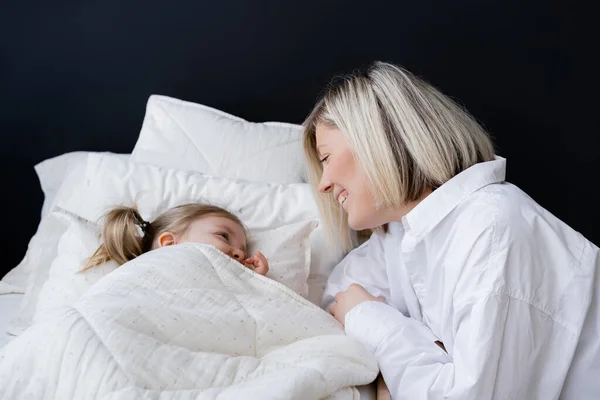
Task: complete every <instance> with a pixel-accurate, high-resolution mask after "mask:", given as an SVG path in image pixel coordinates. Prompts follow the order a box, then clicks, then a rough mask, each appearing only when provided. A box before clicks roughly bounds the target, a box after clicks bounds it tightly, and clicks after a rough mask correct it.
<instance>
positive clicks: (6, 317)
mask: <svg viewBox="0 0 600 400" xmlns="http://www.w3.org/2000/svg"><path fill="white" fill-rule="evenodd" d="M22 297H23V295H22V294H20V293H12V294H3V295H1V296H0V348H1V347H3V346H4V345H5V344H6V343H8V342H10V341H11V340H12V339H13V336H11V335H8V334H7V333H6V327H7V326H8V324H9V323H10V320H11V319H12V318H13V316H14V314H15V312H17V310H18V309H19V303H20V302H21V300H22Z"/></svg>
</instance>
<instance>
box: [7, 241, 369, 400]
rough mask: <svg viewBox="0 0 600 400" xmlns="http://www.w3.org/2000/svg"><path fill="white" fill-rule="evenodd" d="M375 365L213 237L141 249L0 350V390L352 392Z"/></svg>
mask: <svg viewBox="0 0 600 400" xmlns="http://www.w3.org/2000/svg"><path fill="white" fill-rule="evenodd" d="M377 373H378V369H377V363H376V361H375V360H374V359H373V357H372V356H371V354H370V353H369V352H368V351H367V350H366V349H365V348H364V347H362V346H361V345H360V344H358V343H357V342H355V341H353V340H352V339H350V338H349V337H347V336H345V335H344V331H343V328H342V327H341V326H340V325H339V324H338V323H337V322H336V321H335V320H334V319H333V318H332V317H331V316H330V315H329V314H327V313H326V312H325V311H323V310H321V309H320V308H318V307H316V306H315V305H313V304H311V303H310V302H308V301H307V300H305V299H303V298H302V297H300V296H298V295H297V294H295V293H294V292H293V291H292V290H289V289H288V288H286V287H285V286H283V285H281V284H279V283H277V282H275V281H273V280H270V279H268V278H265V277H263V276H260V275H258V274H255V273H253V272H252V271H250V270H248V269H246V268H244V267H243V266H242V265H241V264H239V263H237V262H236V261H233V260H231V259H230V258H229V257H227V256H225V255H224V254H222V253H220V252H219V251H218V250H215V249H214V248H213V247H209V246H204V245H196V244H184V245H178V246H172V247H167V248H163V249H160V250H156V251H152V252H149V253H146V254H144V255H143V256H141V257H139V258H137V259H135V260H134V261H131V262H129V263H128V264H126V265H124V266H123V267H121V268H119V269H117V270H116V271H114V272H113V273H111V274H110V275H109V276H107V277H105V278H104V279H102V280H101V281H100V282H98V283H97V284H96V285H95V286H93V287H92V288H91V289H90V291H89V292H88V293H86V295H84V296H83V297H82V298H80V299H79V300H77V301H76V302H75V303H73V305H72V306H69V307H66V308H63V309H60V310H59V311H57V312H56V313H54V314H53V315H49V316H48V318H46V319H44V320H43V321H41V322H40V323H38V324H36V325H34V326H32V327H31V328H29V329H28V330H26V331H25V333H23V334H22V335H21V336H19V337H18V338H16V339H15V340H13V341H12V342H11V343H9V344H8V345H7V346H6V347H4V348H3V349H2V350H0V382H1V384H0V398H1V399H16V398H31V399H42V398H43V399H88V398H101V399H137V398H144V399H217V398H218V399H261V400H263V399H302V400H305V399H321V398H327V397H329V396H331V397H332V398H335V399H346V398H349V399H352V398H355V399H356V398H358V392H357V391H356V390H355V389H354V388H353V386H355V385H363V384H367V383H369V382H371V381H373V380H374V379H375V377H376V375H377Z"/></svg>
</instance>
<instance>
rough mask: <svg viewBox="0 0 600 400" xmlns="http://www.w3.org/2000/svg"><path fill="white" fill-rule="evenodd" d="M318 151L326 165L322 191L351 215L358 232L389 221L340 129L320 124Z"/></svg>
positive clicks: (349, 217) (350, 222)
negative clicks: (377, 205) (378, 204)
mask: <svg viewBox="0 0 600 400" xmlns="http://www.w3.org/2000/svg"><path fill="white" fill-rule="evenodd" d="M316 139H317V152H318V154H319V157H320V159H321V163H322V164H323V175H322V176H321V181H320V183H319V191H320V192H322V193H331V194H332V196H333V198H334V199H335V200H336V201H337V202H338V203H340V204H341V207H342V208H343V209H344V211H345V212H346V213H347V214H348V225H349V226H350V228H352V229H354V230H363V229H372V228H375V227H378V226H381V225H383V224H385V223H387V222H389V216H387V215H386V214H387V213H385V212H384V211H383V210H378V209H377V207H376V201H375V198H374V196H373V193H372V192H371V190H370V188H369V184H368V180H367V177H366V175H365V173H364V171H363V170H362V168H360V164H359V163H358V162H357V160H356V159H355V157H354V155H353V153H352V150H351V149H350V144H349V143H348V140H347V139H346V138H345V137H344V135H343V134H342V132H340V130H339V129H337V128H331V127H328V126H326V125H322V124H318V125H317V129H316Z"/></svg>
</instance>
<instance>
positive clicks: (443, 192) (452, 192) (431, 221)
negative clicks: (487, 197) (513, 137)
mask: <svg viewBox="0 0 600 400" xmlns="http://www.w3.org/2000/svg"><path fill="white" fill-rule="evenodd" d="M505 178H506V159H504V158H502V157H498V156H496V158H495V160H493V161H487V162H482V163H477V164H475V165H473V166H472V167H470V168H467V169H466V170H464V171H463V172H461V173H460V174H458V175H456V176H454V177H453V178H452V179H450V180H449V181H448V182H446V183H444V184H443V185H442V186H440V187H439V188H437V189H436V190H434V191H433V192H432V193H431V194H430V195H429V196H427V197H425V199H423V200H422V201H421V202H420V203H419V204H417V206H416V207H415V208H413V209H412V210H411V211H410V212H409V213H408V214H406V215H405V216H404V217H402V225H403V227H404V230H405V232H409V231H410V233H411V235H412V236H414V237H421V236H422V235H424V234H426V233H427V232H429V231H430V230H431V229H432V228H433V227H435V226H436V225H437V224H438V223H439V222H440V221H441V220H442V219H443V218H444V217H446V216H447V215H448V214H449V213H450V212H451V211H452V210H453V209H454V208H455V207H456V206H458V205H459V204H460V203H461V202H462V201H463V200H464V199H465V198H467V197H468V196H469V195H471V194H472V193H474V192H476V191H477V190H479V189H481V188H483V187H484V186H487V185H490V184H492V183H499V182H503V181H504V180H505Z"/></svg>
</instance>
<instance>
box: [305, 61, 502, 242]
mask: <svg viewBox="0 0 600 400" xmlns="http://www.w3.org/2000/svg"><path fill="white" fill-rule="evenodd" d="M319 124H322V125H324V126H327V127H330V128H337V129H339V130H340V131H341V132H342V134H343V135H344V136H345V137H346V139H347V140H348V142H349V145H350V148H351V149H352V151H353V153H354V155H355V158H356V160H357V161H358V163H359V165H360V166H361V168H362V169H363V171H364V172H365V175H366V177H367V179H368V182H369V185H370V189H371V191H372V192H373V195H374V197H375V199H377V207H382V208H392V207H399V206H401V205H403V204H406V203H407V202H409V201H414V200H417V199H419V198H420V197H421V196H422V195H423V194H424V192H425V191H426V190H428V189H432V190H435V189H436V188H437V187H439V186H441V185H442V184H444V183H445V182H447V181H448V180H449V179H451V178H452V177H453V176H455V175H457V174H459V173H460V172H462V171H464V170H465V169H467V168H469V167H471V166H473V165H474V164H476V163H480V162H485V161H490V160H493V159H494V147H493V144H492V141H491V139H490V137H489V136H488V134H487V133H486V131H485V130H484V129H483V128H482V127H481V126H480V125H479V124H478V123H477V122H476V121H475V119H474V118H473V117H471V116H470V115H469V114H468V113H467V112H466V111H465V110H464V109H462V108H461V107H460V106H459V105H458V104H456V103H455V102H454V101H452V100H451V99H450V98H449V97H447V96H445V95H444V94H442V93H441V92H440V91H438V90H437V89H436V88H434V87H433V86H431V85H430V84H428V83H427V82H425V81H423V80H421V79H419V78H417V77H416V76H414V75H412V74H411V73H410V72H408V71H406V70H404V69H402V68H400V67H397V66H395V65H392V64H388V63H383V62H376V63H374V64H373V65H372V66H371V67H370V68H369V69H368V70H367V71H366V72H365V73H362V74H352V75H349V76H345V77H341V78H340V79H338V80H337V81H334V82H332V84H330V86H329V87H328V88H327V90H326V91H325V92H324V94H323V95H322V97H321V98H320V99H319V100H318V102H317V104H316V105H315V107H314V109H313V111H312V112H311V114H310V115H309V116H308V118H307V119H306V121H305V122H304V152H305V156H306V158H307V164H308V175H309V181H310V182H311V184H312V186H313V188H314V189H315V191H316V196H317V200H318V203H319V206H320V209H321V212H322V217H323V219H324V222H325V225H326V226H327V227H328V231H329V234H330V236H331V237H332V238H333V239H338V240H339V241H340V242H341V243H340V244H341V245H342V246H343V247H344V248H345V249H346V250H349V249H351V248H352V247H354V245H355V243H356V242H355V236H354V235H353V234H352V232H351V230H350V228H349V227H348V224H347V220H346V218H345V217H344V216H343V215H342V212H341V210H340V206H339V204H338V203H337V202H336V201H335V200H334V199H333V196H331V195H330V194H327V193H326V194H323V193H319V192H318V190H317V188H318V184H319V181H320V180H321V175H322V173H323V166H322V165H321V162H320V159H319V154H318V152H317V148H316V128H317V125H319Z"/></svg>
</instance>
